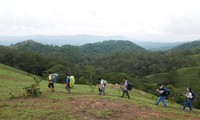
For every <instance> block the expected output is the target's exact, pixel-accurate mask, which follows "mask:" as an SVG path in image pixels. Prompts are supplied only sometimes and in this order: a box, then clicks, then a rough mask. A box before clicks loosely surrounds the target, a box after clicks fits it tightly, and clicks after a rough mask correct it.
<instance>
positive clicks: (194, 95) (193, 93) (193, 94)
mask: <svg viewBox="0 0 200 120" xmlns="http://www.w3.org/2000/svg"><path fill="white" fill-rule="evenodd" d="M191 93H192V98H191V100H194V98H195V97H196V94H195V92H193V91H192V92H191Z"/></svg>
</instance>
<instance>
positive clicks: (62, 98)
mask: <svg viewBox="0 0 200 120" xmlns="http://www.w3.org/2000/svg"><path fill="white" fill-rule="evenodd" d="M0 71H1V72H0V74H1V76H0V82H1V83H3V84H1V85H0V88H1V91H0V95H1V98H0V101H1V102H0V119H57V120H62V119H76V120H79V119H95V120H102V119H112V120H118V119H129V120H135V119H141V120H146V119H148V120H159V119H160V118H162V119H163V120H180V119H191V120H197V119H200V111H199V110H197V109H194V112H193V113H192V114H191V113H189V112H188V110H186V112H182V111H181V110H180V109H181V106H180V105H178V104H175V103H172V102H170V101H167V103H168V104H169V107H168V108H164V107H163V105H162V103H160V105H159V106H156V105H154V103H155V101H156V100H157V97H156V96H153V95H150V94H147V93H145V92H143V91H139V90H136V89H133V90H132V91H130V92H129V93H130V96H131V99H130V100H128V99H127V98H126V97H125V98H120V97H119V95H121V92H120V90H119V89H116V87H115V86H114V85H111V84H108V85H107V87H106V96H101V95H98V94H97V93H98V91H97V89H95V92H91V90H90V87H89V86H87V85H75V88H74V89H72V90H71V91H72V93H71V94H67V93H66V90H65V89H64V85H62V84H55V88H56V89H55V90H56V91H55V92H54V93H51V92H49V88H48V87H47V81H42V82H41V84H40V89H41V91H42V93H43V94H42V96H41V97H36V98H33V97H29V98H24V97H22V96H20V94H22V93H23V90H22V89H20V88H23V87H24V86H30V84H31V83H32V80H31V79H32V78H31V76H27V75H25V74H24V72H22V71H19V70H17V69H13V68H11V67H8V66H5V65H2V64H0ZM21 73H22V74H21ZM2 76H3V77H2ZM11 95H14V97H13V96H12V98H11Z"/></svg>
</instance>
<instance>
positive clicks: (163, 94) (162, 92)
mask: <svg viewBox="0 0 200 120" xmlns="http://www.w3.org/2000/svg"><path fill="white" fill-rule="evenodd" d="M157 86H158V87H159V89H157V90H156V91H157V92H158V93H159V94H160V96H159V98H158V101H157V102H156V105H158V104H159V102H160V101H162V103H163V104H164V106H165V107H167V103H166V102H165V98H166V91H165V88H164V86H163V85H161V84H158V85H157Z"/></svg>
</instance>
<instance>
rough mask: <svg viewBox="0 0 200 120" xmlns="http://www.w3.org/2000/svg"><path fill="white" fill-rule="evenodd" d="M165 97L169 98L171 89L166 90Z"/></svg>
mask: <svg viewBox="0 0 200 120" xmlns="http://www.w3.org/2000/svg"><path fill="white" fill-rule="evenodd" d="M164 92H165V96H169V94H170V89H168V88H164Z"/></svg>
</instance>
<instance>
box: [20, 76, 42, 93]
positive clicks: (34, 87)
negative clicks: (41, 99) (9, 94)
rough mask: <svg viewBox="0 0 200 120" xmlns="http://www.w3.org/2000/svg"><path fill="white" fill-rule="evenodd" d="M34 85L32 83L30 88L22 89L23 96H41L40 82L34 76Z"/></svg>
mask: <svg viewBox="0 0 200 120" xmlns="http://www.w3.org/2000/svg"><path fill="white" fill-rule="evenodd" d="M33 79H34V81H35V83H33V84H32V85H31V86H27V87H24V88H23V89H24V90H25V91H24V96H26V97H37V96H39V95H41V94H42V92H41V91H40V82H41V80H40V79H38V78H37V77H36V76H34V77H33Z"/></svg>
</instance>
